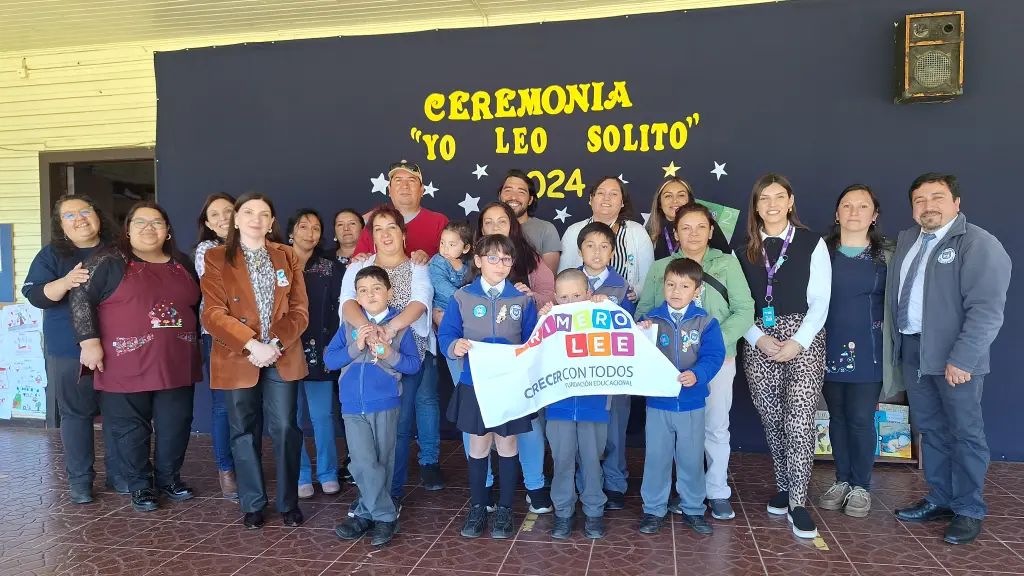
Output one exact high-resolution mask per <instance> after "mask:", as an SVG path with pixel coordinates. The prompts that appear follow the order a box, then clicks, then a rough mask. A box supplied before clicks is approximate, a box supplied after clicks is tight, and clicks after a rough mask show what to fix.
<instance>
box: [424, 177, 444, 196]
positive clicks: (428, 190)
mask: <svg viewBox="0 0 1024 576" xmlns="http://www.w3.org/2000/svg"><path fill="white" fill-rule="evenodd" d="M438 190H440V188H434V181H433V180H431V181H430V184H427V185H426V186H424V187H423V194H424V195H425V196H430V197H431V198H436V196H434V192H437V191H438Z"/></svg>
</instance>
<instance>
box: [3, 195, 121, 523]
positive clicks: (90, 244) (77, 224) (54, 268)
mask: <svg viewBox="0 0 1024 576" xmlns="http://www.w3.org/2000/svg"><path fill="white" fill-rule="evenodd" d="M52 215H53V217H52V221H51V225H50V228H51V232H50V234H51V236H52V240H51V241H50V243H49V244H47V245H46V246H44V247H43V249H42V250H40V251H39V253H38V254H36V257H35V258H34V259H33V260H32V265H31V266H30V267H29V270H28V276H27V277H26V278H25V283H24V284H23V285H22V287H21V293H22V294H23V295H24V296H25V298H27V299H28V301H29V303H31V304H32V305H33V306H35V307H36V308H39V309H41V310H42V311H43V338H44V339H45V340H46V378H47V382H49V388H50V393H54V394H55V395H56V399H57V411H58V413H59V414H60V438H61V442H62V444H63V445H64V454H65V460H66V465H65V468H66V470H67V474H68V482H69V484H70V487H71V502H73V503H75V504H86V503H88V502H92V482H93V480H94V479H95V478H96V472H95V470H94V469H93V459H94V454H95V450H94V446H93V428H92V426H93V420H94V419H95V418H96V415H97V414H99V412H100V408H99V395H98V394H97V392H96V391H95V390H94V389H93V386H92V376H85V377H83V378H82V380H81V381H79V374H80V373H81V365H80V364H79V354H80V352H81V351H80V350H79V347H78V341H77V340H76V339H75V335H74V333H73V332H72V331H71V310H70V308H69V306H68V294H69V293H70V292H71V290H72V289H73V288H77V287H78V286H80V285H82V284H83V283H85V282H86V281H87V280H88V279H89V271H88V270H86V269H85V267H84V265H85V261H86V260H87V259H88V258H89V256H90V255H91V254H92V253H93V252H94V251H95V250H96V249H97V248H99V247H100V246H102V245H104V244H107V243H109V242H111V241H112V240H113V239H114V238H116V237H117V229H116V228H115V227H114V226H112V225H111V224H110V223H109V222H107V219H106V218H105V216H104V214H103V212H102V211H101V210H100V209H99V208H98V207H97V206H96V204H95V203H94V202H93V200H92V198H89V197H88V196H86V195H84V194H79V195H77V196H70V195H66V196H61V197H60V198H58V199H57V202H56V203H55V204H54V206H53V212H52ZM103 436H104V445H105V446H104V447H105V449H106V457H105V460H106V462H105V463H106V476H107V485H108V486H110V487H112V488H115V489H116V490H117V491H118V492H124V485H123V482H122V481H121V480H120V479H118V477H117V476H118V474H117V472H116V470H117V466H116V463H115V462H114V458H113V452H112V451H113V449H114V442H113V441H112V440H111V436H110V428H109V427H108V426H104V427H103Z"/></svg>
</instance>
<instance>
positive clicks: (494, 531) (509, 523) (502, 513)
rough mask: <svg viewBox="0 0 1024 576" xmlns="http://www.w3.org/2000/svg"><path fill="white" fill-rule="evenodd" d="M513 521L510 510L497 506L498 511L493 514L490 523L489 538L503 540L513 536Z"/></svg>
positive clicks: (514, 531)
mask: <svg viewBox="0 0 1024 576" xmlns="http://www.w3.org/2000/svg"><path fill="white" fill-rule="evenodd" d="M513 519H514V516H513V514H512V509H511V508H508V507H505V506H498V511H497V512H495V513H494V520H493V521H491V538H493V539H495V540H505V539H507V538H511V537H512V536H513V535H515V533H516V530H515V526H514V522H513Z"/></svg>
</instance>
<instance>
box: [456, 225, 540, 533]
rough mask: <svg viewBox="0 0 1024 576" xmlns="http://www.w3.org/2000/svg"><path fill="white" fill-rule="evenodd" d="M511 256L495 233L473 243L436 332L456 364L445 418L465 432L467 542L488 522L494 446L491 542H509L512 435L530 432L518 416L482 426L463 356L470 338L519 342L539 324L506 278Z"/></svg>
mask: <svg viewBox="0 0 1024 576" xmlns="http://www.w3.org/2000/svg"><path fill="white" fill-rule="evenodd" d="M515 258H516V250H515V246H514V245H513V244H512V241H511V240H509V238H508V237H507V236H503V235H498V234H495V235H490V236H484V237H482V238H480V239H479V240H477V242H476V245H475V246H474V250H473V264H474V269H473V274H474V279H473V281H472V282H470V283H469V285H467V286H464V287H463V288H460V289H459V290H458V291H457V292H456V293H455V294H454V295H453V296H452V299H451V301H450V302H449V303H448V307H447V308H446V309H445V313H444V317H443V318H442V319H441V325H440V326H439V327H438V330H437V338H438V341H439V343H440V346H441V350H443V351H444V354H445V356H447V357H448V358H450V359H452V360H455V361H456V362H458V370H457V375H456V378H457V380H456V382H457V385H456V386H455V392H454V394H453V395H452V400H451V403H450V404H449V405H448V420H450V421H451V422H453V423H454V424H455V426H456V427H457V428H458V429H459V430H461V431H462V432H465V433H467V434H469V487H470V491H471V504H472V506H471V508H470V510H469V515H468V516H467V518H466V522H465V523H464V524H463V526H462V535H463V536H465V537H467V538H478V537H479V536H481V535H482V534H483V532H484V528H485V526H486V524H487V500H488V493H489V490H488V489H487V464H488V461H489V457H490V453H491V444H492V442H493V443H494V444H496V445H497V449H498V476H499V478H500V484H501V492H500V495H499V500H498V508H497V511H496V512H495V515H494V521H493V522H492V524H491V538H495V539H505V538H510V537H511V536H512V535H513V534H514V533H515V530H514V526H513V517H512V500H513V498H514V496H515V487H516V484H517V483H518V481H519V458H518V452H519V445H518V442H517V441H516V434H522V433H523V432H527V431H529V430H531V429H532V422H531V420H532V417H530V416H524V417H522V418H516V419H515V420H511V421H509V422H505V423H504V424H501V425H500V426H496V427H491V428H488V427H487V426H485V425H484V422H483V417H482V416H481V414H480V405H479V404H478V403H477V397H476V392H475V390H474V388H473V375H472V373H471V372H470V369H469V362H468V356H467V354H469V353H470V350H471V344H470V340H476V341H478V342H495V343H500V344H522V343H523V342H525V341H526V340H527V339H529V337H530V334H531V333H532V332H533V329H534V327H535V325H536V323H537V309H536V307H535V306H534V303H533V298H532V297H530V295H528V294H524V293H523V292H521V291H519V290H517V289H516V287H515V286H513V285H512V283H511V282H510V281H508V280H507V279H506V278H508V275H509V272H510V270H511V269H512V265H513V263H514V261H515Z"/></svg>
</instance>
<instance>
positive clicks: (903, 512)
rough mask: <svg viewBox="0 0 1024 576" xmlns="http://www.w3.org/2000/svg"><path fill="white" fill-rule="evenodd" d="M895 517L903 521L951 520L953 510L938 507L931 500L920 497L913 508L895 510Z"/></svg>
mask: <svg viewBox="0 0 1024 576" xmlns="http://www.w3.org/2000/svg"><path fill="white" fill-rule="evenodd" d="M896 517H897V518H899V519H900V520H903V521H905V522H931V521H932V520H951V519H952V518H953V511H952V510H950V509H949V508H940V507H938V506H936V505H935V504H932V503H931V502H929V501H927V500H925V499H921V501H920V502H918V503H917V504H914V507H913V508H902V509H898V510H896Z"/></svg>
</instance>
